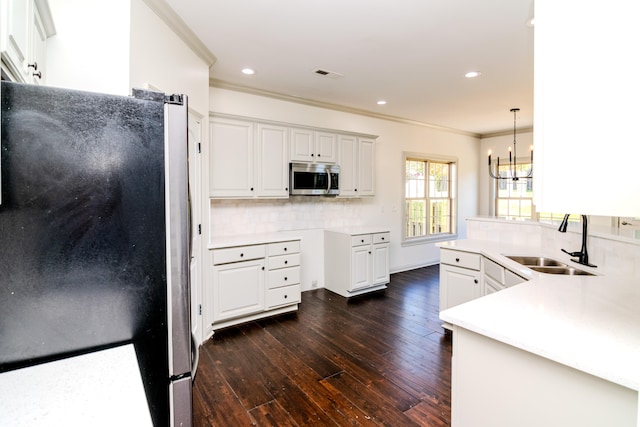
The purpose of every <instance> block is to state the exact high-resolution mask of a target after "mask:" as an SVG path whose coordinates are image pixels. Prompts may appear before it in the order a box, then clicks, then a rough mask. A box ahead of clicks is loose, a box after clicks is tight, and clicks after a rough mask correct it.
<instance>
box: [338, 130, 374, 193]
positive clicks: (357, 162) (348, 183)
mask: <svg viewBox="0 0 640 427" xmlns="http://www.w3.org/2000/svg"><path fill="white" fill-rule="evenodd" d="M338 153H339V162H340V196H341V197H357V196H373V195H374V193H375V189H374V176H375V174H374V168H375V140H373V139H369V138H361V137H357V136H353V135H339V137H338Z"/></svg>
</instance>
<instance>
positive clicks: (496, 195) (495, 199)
mask: <svg viewBox="0 0 640 427" xmlns="http://www.w3.org/2000/svg"><path fill="white" fill-rule="evenodd" d="M516 164H517V165H526V164H529V165H531V167H533V163H532V162H531V160H530V159H528V158H527V159H525V158H524V157H522V158H520V159H516ZM508 165H509V164H508V163H507V164H501V165H500V166H501V167H502V166H508ZM491 168H492V169H493V173H494V174H496V175H498V174H499V171H498V165H497V164H496V163H494V164H492V165H491ZM522 179H523V180H524V179H527V180H531V193H532V194H531V198H529V197H499V194H500V189H499V188H498V187H499V185H500V183H501V182H505V183H507V185H509V184H512V183H513V181H512V180H498V179H493V178H491V184H492V188H491V194H492V195H493V196H492V198H493V216H495V217H496V218H505V219H511V220H515V221H536V220H537V219H538V212H537V211H536V205H535V203H534V201H533V179H534V177H531V178H522ZM500 200H518V201H522V200H531V216H529V217H525V216H517V217H515V216H504V215H498V202H499V201H500Z"/></svg>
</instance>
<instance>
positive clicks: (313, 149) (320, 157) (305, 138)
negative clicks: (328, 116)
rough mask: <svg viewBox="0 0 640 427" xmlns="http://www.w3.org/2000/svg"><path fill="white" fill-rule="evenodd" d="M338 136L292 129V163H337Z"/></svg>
mask: <svg viewBox="0 0 640 427" xmlns="http://www.w3.org/2000/svg"><path fill="white" fill-rule="evenodd" d="M337 139H338V136H337V135H336V134H334V133H330V132H322V131H315V130H313V129H303V128H291V129H290V140H291V157H290V158H291V161H292V162H306V163H335V162H336V150H337V149H336V144H337Z"/></svg>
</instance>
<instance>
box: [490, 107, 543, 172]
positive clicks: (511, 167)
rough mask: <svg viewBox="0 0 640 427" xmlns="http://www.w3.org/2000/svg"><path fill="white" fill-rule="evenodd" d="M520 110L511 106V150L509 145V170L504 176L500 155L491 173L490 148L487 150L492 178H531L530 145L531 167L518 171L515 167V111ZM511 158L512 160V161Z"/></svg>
mask: <svg viewBox="0 0 640 427" xmlns="http://www.w3.org/2000/svg"><path fill="white" fill-rule="evenodd" d="M518 111H520V109H519V108H512V109H511V112H512V113H513V152H512V151H511V147H509V170H508V171H507V174H506V175H504V176H501V175H500V157H498V160H497V162H496V173H493V169H492V168H491V150H489V176H490V177H491V178H493V179H510V180H512V181H518V180H519V179H521V178H522V179H525V178H533V146H532V147H531V150H530V151H531V168H530V169H529V171H527V172H525V171H522V172H520V173H518V168H517V165H516V164H517V158H518V156H517V154H516V113H517V112H518ZM512 159H513V162H512Z"/></svg>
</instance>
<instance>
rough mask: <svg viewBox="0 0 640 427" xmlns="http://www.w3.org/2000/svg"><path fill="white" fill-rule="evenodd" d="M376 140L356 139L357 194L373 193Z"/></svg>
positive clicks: (367, 194) (366, 194) (369, 194)
mask: <svg viewBox="0 0 640 427" xmlns="http://www.w3.org/2000/svg"><path fill="white" fill-rule="evenodd" d="M375 144H376V142H375V141H374V140H372V139H363V138H359V139H358V194H359V195H360V196H373V195H374V194H375V162H376V161H375V152H376V151H375V150H376V145H375Z"/></svg>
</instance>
